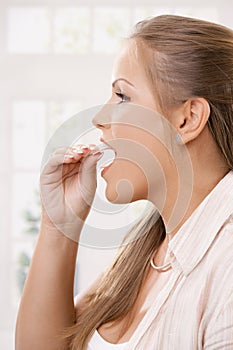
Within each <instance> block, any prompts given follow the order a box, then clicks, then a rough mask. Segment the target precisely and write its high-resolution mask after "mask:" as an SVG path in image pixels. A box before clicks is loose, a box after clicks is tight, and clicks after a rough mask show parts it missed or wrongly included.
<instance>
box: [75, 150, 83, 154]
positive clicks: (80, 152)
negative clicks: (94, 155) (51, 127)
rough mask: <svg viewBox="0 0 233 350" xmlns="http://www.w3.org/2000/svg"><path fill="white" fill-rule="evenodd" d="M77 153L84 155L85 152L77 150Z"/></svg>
mask: <svg viewBox="0 0 233 350" xmlns="http://www.w3.org/2000/svg"><path fill="white" fill-rule="evenodd" d="M75 153H77V154H84V152H83V151H82V150H75Z"/></svg>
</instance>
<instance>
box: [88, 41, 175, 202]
mask: <svg viewBox="0 0 233 350" xmlns="http://www.w3.org/2000/svg"><path fill="white" fill-rule="evenodd" d="M93 124H94V125H95V126H96V127H97V128H99V129H100V130H101V131H102V140H103V141H104V142H106V143H107V144H109V145H110V146H112V147H113V148H114V150H115V151H116V158H115V160H114V161H113V163H112V164H111V165H110V166H109V167H107V168H106V169H104V170H103V171H102V177H103V178H104V180H105V181H106V184H107V186H106V197H107V199H108V200H109V201H110V202H114V203H130V202H133V201H136V200H140V199H148V200H152V198H153V197H154V196H156V198H157V199H156V201H157V203H158V205H159V206H163V204H164V201H165V193H166V182H167V180H168V177H169V176H171V175H172V176H175V173H176V165H175V164H174V160H173V158H172V156H171V154H170V152H169V145H168V144H167V142H168V141H169V142H170V140H171V138H174V131H172V127H171V123H169V122H168V121H167V120H166V118H164V117H162V116H161V115H160V114H159V113H158V108H157V106H156V101H155V97H154V95H153V91H152V90H151V87H150V84H149V82H148V78H147V76H146V74H145V71H144V68H143V66H142V63H141V61H140V60H138V59H137V49H136V46H135V42H134V41H133V40H129V41H128V42H127V43H126V44H125V45H124V46H123V47H122V50H121V51H120V53H119V55H118V56H117V58H116V60H115V63H114V67H113V83H112V94H111V97H110V99H109V100H108V101H107V103H106V104H105V105H104V106H103V108H102V109H101V111H99V112H98V114H96V115H95V117H94V119H93Z"/></svg>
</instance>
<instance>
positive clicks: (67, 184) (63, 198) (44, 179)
mask: <svg viewBox="0 0 233 350" xmlns="http://www.w3.org/2000/svg"><path fill="white" fill-rule="evenodd" d="M101 156H102V152H100V151H98V148H97V147H95V146H94V145H89V146H82V145H79V146H77V147H69V148H61V149H58V150H57V151H55V152H54V153H53V154H52V155H51V156H50V158H49V159H48V161H47V163H46V164H45V166H44V168H43V171H42V174H41V176H40V190H41V201H42V225H49V226H50V227H56V229H58V230H59V231H61V232H62V233H63V234H65V235H66V236H68V237H69V238H71V239H73V240H75V241H78V239H79V234H77V233H80V227H82V225H83V222H84V220H85V219H86V217H87V215H88V213H89V211H90V208H91V204H92V202H93V199H94V195H95V191H96V184H97V182H96V163H97V161H98V160H99V159H100V158H101Z"/></svg>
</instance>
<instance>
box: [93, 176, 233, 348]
mask: <svg viewBox="0 0 233 350" xmlns="http://www.w3.org/2000/svg"><path fill="white" fill-rule="evenodd" d="M168 256H169V257H170V259H171V260H172V271H171V274H170V277H169V280H168V282H167V283H166V285H165V287H164V288H163V289H162V290H161V292H160V293H159V294H158V295H157V296H156V298H155V300H154V303H153V305H152V306H151V307H150V309H149V310H148V311H147V313H146V315H145V316H144V318H143V319H142V321H141V322H140V324H139V325H138V327H137V329H136V331H135V333H134V334H133V336H132V338H131V339H130V341H129V342H128V343H127V344H124V345H125V346H124V347H123V349H124V350H200V349H205V350H217V349H227V350H230V349H231V350H232V349H233V171H230V172H229V173H228V174H227V175H226V176H225V177H224V178H223V179H222V180H221V181H220V182H219V183H218V184H217V186H216V187H215V188H214V189H213V190H212V191H211V193H209V195H208V196H207V197H206V198H205V199H204V201H203V202H202V203H201V204H200V205H199V206H198V208H197V209H196V210H195V211H194V212H193V213H192V215H191V216H190V217H189V219H188V220H187V221H186V222H185V223H184V224H183V226H182V227H181V228H180V230H179V231H178V232H177V234H176V235H175V236H174V237H173V238H172V240H171V241H170V243H169V250H168V253H167V257H168ZM113 346H114V345H113ZM95 349H97V348H95ZM99 350H101V349H100V348H99Z"/></svg>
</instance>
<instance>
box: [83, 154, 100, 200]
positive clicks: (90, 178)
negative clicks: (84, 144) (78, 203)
mask: <svg viewBox="0 0 233 350" xmlns="http://www.w3.org/2000/svg"><path fill="white" fill-rule="evenodd" d="M102 156H103V152H97V153H95V154H90V155H88V156H87V157H86V158H83V160H82V162H81V165H80V170H79V176H78V187H79V190H80V192H81V195H82V198H83V199H84V200H85V202H86V204H88V205H91V204H92V201H93V199H94V195H95V191H96V186H97V178H96V164H97V162H98V160H99V159H100V158H101V157H102Z"/></svg>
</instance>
